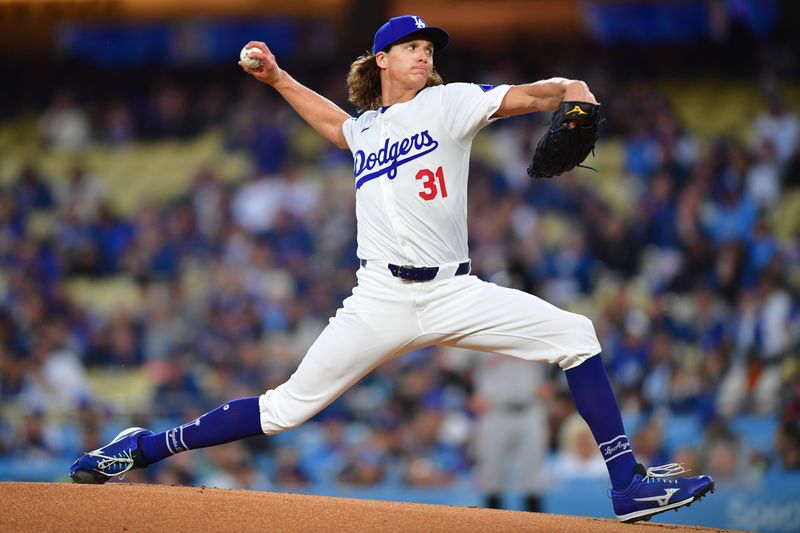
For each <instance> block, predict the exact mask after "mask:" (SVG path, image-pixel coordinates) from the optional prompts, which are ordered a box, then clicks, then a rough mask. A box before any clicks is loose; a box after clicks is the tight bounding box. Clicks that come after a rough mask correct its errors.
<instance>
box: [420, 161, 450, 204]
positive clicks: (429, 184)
mask: <svg viewBox="0 0 800 533" xmlns="http://www.w3.org/2000/svg"><path fill="white" fill-rule="evenodd" d="M417 179H418V180H422V188H423V189H424V190H422V191H419V197H420V198H422V199H423V200H433V199H434V198H436V196H438V194H439V193H440V192H441V193H442V198H447V185H445V183H444V172H443V171H442V167H439V168H437V169H436V173H435V174H434V173H433V172H432V171H431V170H429V169H427V168H423V169H422V170H420V171H419V172H417Z"/></svg>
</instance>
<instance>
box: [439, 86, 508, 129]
mask: <svg viewBox="0 0 800 533" xmlns="http://www.w3.org/2000/svg"><path fill="white" fill-rule="evenodd" d="M510 88H511V86H510V85H478V84H475V83H450V84H447V85H445V86H444V87H443V88H442V91H441V108H442V114H443V116H442V119H443V120H444V124H445V126H446V127H447V129H448V130H449V131H450V133H451V135H452V136H453V138H454V139H456V140H457V141H459V142H463V141H470V140H472V138H473V137H475V135H477V134H478V132H479V131H480V130H481V129H482V128H484V127H486V126H488V125H489V124H490V123H491V122H493V121H494V120H497V118H500V117H496V118H493V119H490V118H489V117H491V116H492V115H493V114H494V113H495V112H496V111H497V110H498V109H499V108H500V104H501V103H502V102H503V98H504V97H505V95H506V93H507V92H508V90H509V89H510Z"/></svg>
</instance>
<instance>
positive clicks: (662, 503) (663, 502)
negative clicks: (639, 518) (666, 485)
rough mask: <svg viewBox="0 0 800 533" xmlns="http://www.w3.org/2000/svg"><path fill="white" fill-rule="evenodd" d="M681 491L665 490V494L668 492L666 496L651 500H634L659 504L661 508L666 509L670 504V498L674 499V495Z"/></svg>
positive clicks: (654, 497)
mask: <svg viewBox="0 0 800 533" xmlns="http://www.w3.org/2000/svg"><path fill="white" fill-rule="evenodd" d="M679 490H680V489H664V492H666V494H664V495H663V496H650V497H649V498H634V501H637V502H656V503H658V506H659V507H664V506H665V505H667V504H668V503H669V500H670V498H672V495H673V494H675V493H676V492H678V491H679Z"/></svg>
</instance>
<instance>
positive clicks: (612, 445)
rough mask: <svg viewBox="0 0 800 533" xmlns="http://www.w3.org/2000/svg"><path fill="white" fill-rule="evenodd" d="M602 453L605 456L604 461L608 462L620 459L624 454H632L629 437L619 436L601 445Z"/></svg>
mask: <svg viewBox="0 0 800 533" xmlns="http://www.w3.org/2000/svg"><path fill="white" fill-rule="evenodd" d="M600 453H602V454H603V459H605V461H606V462H609V461H610V460H611V459H614V458H616V457H619V456H620V455H622V454H623V453H631V444H630V442H628V437H627V435H618V436H616V437H614V438H613V439H611V440H610V441H608V442H603V443H601V444H600Z"/></svg>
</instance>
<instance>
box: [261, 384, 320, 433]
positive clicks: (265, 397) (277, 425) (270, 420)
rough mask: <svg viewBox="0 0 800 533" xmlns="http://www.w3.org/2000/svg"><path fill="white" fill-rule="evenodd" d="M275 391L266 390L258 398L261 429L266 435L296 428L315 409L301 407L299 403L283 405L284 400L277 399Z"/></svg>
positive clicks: (311, 414) (309, 416)
mask: <svg viewBox="0 0 800 533" xmlns="http://www.w3.org/2000/svg"><path fill="white" fill-rule="evenodd" d="M275 392H276V391H275V390H268V391H267V392H265V393H264V394H262V395H261V396H260V397H259V399H258V407H259V413H260V417H261V431H263V432H264V433H265V434H266V435H274V434H275V433H281V432H283V431H286V430H288V429H292V428H296V427H297V426H299V425H300V424H302V423H303V422H305V421H306V420H308V419H309V418H311V417H312V416H314V414H316V411H314V412H311V411H310V410H308V409H303V408H302V407H301V406H300V405H296V406H295V408H292V407H291V406H290V405H285V403H286V402H281V401H278V398H276V394H275Z"/></svg>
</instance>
